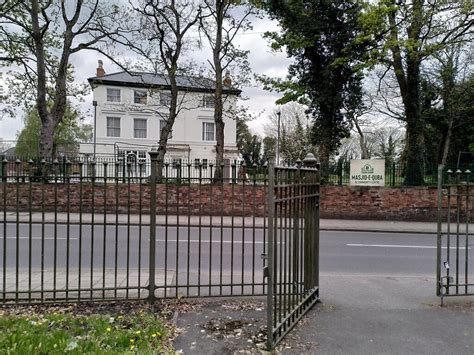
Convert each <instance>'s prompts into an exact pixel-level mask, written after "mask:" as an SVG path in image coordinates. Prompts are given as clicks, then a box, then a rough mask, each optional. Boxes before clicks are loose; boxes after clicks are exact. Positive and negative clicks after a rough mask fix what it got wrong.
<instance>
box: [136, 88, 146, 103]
mask: <svg viewBox="0 0 474 355" xmlns="http://www.w3.org/2000/svg"><path fill="white" fill-rule="evenodd" d="M133 102H134V103H135V104H140V105H146V102H147V94H146V91H143V90H134V91H133Z"/></svg>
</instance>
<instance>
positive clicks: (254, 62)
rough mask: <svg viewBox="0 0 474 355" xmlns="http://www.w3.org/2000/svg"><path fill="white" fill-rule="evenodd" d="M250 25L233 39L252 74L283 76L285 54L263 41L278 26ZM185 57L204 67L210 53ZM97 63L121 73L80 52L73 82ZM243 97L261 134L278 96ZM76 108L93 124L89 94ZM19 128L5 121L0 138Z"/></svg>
mask: <svg viewBox="0 0 474 355" xmlns="http://www.w3.org/2000/svg"><path fill="white" fill-rule="evenodd" d="M251 21H252V25H253V29H252V30H250V31H248V32H243V33H241V34H239V35H238V36H236V44H237V45H238V46H240V47H241V49H245V50H249V51H250V52H249V63H250V66H251V69H252V72H253V73H254V74H264V75H268V76H272V77H284V76H286V73H287V68H288V65H289V63H290V60H289V59H288V58H287V57H286V54H285V53H283V52H274V51H272V50H271V48H270V46H269V44H268V41H267V40H266V39H264V38H263V33H264V32H265V31H278V25H277V23H276V22H275V21H272V20H270V19H269V18H267V17H263V18H256V17H253V18H252V19H251ZM193 36H194V34H193ZM203 39H204V38H203ZM121 56H128V57H130V58H133V55H130V53H121ZM186 56H188V57H189V59H191V60H193V61H195V62H197V63H205V62H206V60H207V59H209V58H210V56H211V53H210V51H209V47H208V46H207V45H205V44H203V46H202V49H201V50H196V51H193V52H192V53H186ZM99 59H102V60H103V61H104V68H105V71H106V72H107V73H113V72H116V71H120V70H121V69H120V68H119V67H117V66H116V65H115V64H113V63H112V62H111V61H110V60H108V59H107V58H105V57H104V56H103V55H101V54H99V53H97V52H94V51H90V50H86V51H80V52H78V53H76V54H75V55H73V56H72V57H71V63H72V64H73V66H74V73H75V75H74V77H75V81H76V82H78V83H86V82H87V78H89V77H92V76H95V71H96V68H97V61H98V60H99ZM243 96H244V97H247V98H248V99H247V100H243V101H242V102H241V103H242V104H243V105H245V106H248V107H249V109H250V111H251V112H252V113H254V114H260V115H259V117H258V118H257V119H256V120H255V121H253V122H250V123H249V127H250V128H251V129H252V131H254V132H255V133H259V134H262V133H263V124H264V123H265V121H266V117H267V116H268V115H269V113H270V112H271V111H272V110H273V108H274V107H275V101H276V100H277V99H278V98H279V97H280V96H279V95H278V94H276V93H272V92H266V91H264V90H263V89H262V88H260V87H245V88H243ZM79 106H80V108H81V111H82V112H83V114H84V118H85V119H84V122H86V123H87V122H92V110H91V107H92V94H89V95H87V96H86V97H85V101H84V102H83V103H79ZM22 126H23V121H22V120H21V119H14V120H13V119H7V118H4V119H3V120H1V121H0V136H1V137H3V138H4V139H5V140H7V139H14V138H15V136H16V133H17V131H19V130H20V129H21V128H22Z"/></svg>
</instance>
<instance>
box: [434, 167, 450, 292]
mask: <svg viewBox="0 0 474 355" xmlns="http://www.w3.org/2000/svg"><path fill="white" fill-rule="evenodd" d="M443 168H444V166H443V164H440V165H438V228H437V240H436V296H440V295H441V292H442V290H441V287H442V285H441V235H442V225H443ZM448 213H450V211H448Z"/></svg>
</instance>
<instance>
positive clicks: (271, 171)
mask: <svg viewBox="0 0 474 355" xmlns="http://www.w3.org/2000/svg"><path fill="white" fill-rule="evenodd" d="M267 191H268V202H267V203H268V241H267V243H268V249H267V253H268V257H267V260H268V264H267V268H268V278H267V347H268V349H273V347H274V345H275V344H274V339H273V317H272V313H273V307H274V306H275V305H274V304H273V297H274V292H273V291H274V290H273V281H274V279H273V278H274V270H273V263H274V256H275V255H274V254H273V253H274V252H275V250H274V244H273V243H274V237H275V235H274V233H275V214H274V213H275V165H274V163H273V161H271V160H270V162H269V164H268V190H267Z"/></svg>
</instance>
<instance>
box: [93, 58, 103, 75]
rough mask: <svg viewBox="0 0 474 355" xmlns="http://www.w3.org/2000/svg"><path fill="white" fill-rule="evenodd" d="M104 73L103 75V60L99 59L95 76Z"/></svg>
mask: <svg viewBox="0 0 474 355" xmlns="http://www.w3.org/2000/svg"><path fill="white" fill-rule="evenodd" d="M104 75H105V70H104V62H102V60H100V59H99V66H98V67H97V70H96V75H95V76H97V77H102V76H104Z"/></svg>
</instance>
